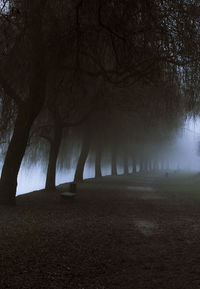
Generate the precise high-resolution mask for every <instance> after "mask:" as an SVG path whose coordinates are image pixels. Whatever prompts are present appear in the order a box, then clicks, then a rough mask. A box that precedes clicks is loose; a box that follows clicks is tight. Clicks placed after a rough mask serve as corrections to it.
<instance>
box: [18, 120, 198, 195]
mask: <svg viewBox="0 0 200 289" xmlns="http://www.w3.org/2000/svg"><path fill="white" fill-rule="evenodd" d="M198 142H200V120H197V121H194V120H190V121H187V122H186V123H185V126H184V128H183V129H181V130H180V133H179V134H178V136H177V137H176V139H175V140H174V141H173V142H171V145H170V147H169V149H168V152H167V154H164V158H165V159H168V160H169V165H170V169H172V170H177V169H181V170H191V171H200V156H198V153H197V152H198ZM165 167H166V163H165ZM129 170H130V171H131V168H129ZM138 170H139V165H137V171H138ZM74 171H75V167H72V168H71V169H70V170H69V169H68V170H67V169H65V170H61V171H59V172H58V173H57V176H56V184H57V185H58V184H60V183H65V182H70V181H73V177H74ZM102 173H103V175H109V174H110V173H111V167H110V166H106V165H104V166H103V168H102ZM118 173H119V174H122V173H123V168H122V165H119V166H118ZM45 174H46V168H44V167H43V166H42V164H41V163H38V165H34V166H32V167H29V168H27V166H26V165H25V164H22V166H21V169H20V172H19V175H18V187H17V195H19V194H24V193H27V192H31V191H34V190H39V189H43V188H44V186H45ZM92 177H94V166H91V165H90V164H89V162H86V166H85V169H84V179H86V178H92Z"/></svg>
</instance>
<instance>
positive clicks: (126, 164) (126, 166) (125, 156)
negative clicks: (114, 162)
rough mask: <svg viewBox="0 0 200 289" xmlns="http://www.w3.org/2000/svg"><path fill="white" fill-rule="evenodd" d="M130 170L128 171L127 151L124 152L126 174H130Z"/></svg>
mask: <svg viewBox="0 0 200 289" xmlns="http://www.w3.org/2000/svg"><path fill="white" fill-rule="evenodd" d="M128 174H129V171H128V156H127V154H126V153H124V175H125V176H128Z"/></svg>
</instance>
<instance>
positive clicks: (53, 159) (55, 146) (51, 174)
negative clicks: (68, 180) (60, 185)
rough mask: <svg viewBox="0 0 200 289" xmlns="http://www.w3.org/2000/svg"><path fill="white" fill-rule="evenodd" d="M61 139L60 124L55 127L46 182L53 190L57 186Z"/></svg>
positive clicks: (49, 188) (48, 187) (48, 188)
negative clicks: (57, 166)
mask: <svg viewBox="0 0 200 289" xmlns="http://www.w3.org/2000/svg"><path fill="white" fill-rule="evenodd" d="M61 141H62V126H60V125H59V124H58V125H57V126H56V127H55V132H54V138H53V140H52V141H51V142H50V151H49V162H48V168H47V177H46V184H45V189H46V190H50V191H53V190H55V188H56V163H57V158H58V153H59V149H60V144H61Z"/></svg>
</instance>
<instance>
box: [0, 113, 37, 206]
mask: <svg viewBox="0 0 200 289" xmlns="http://www.w3.org/2000/svg"><path fill="white" fill-rule="evenodd" d="M25 112H26V113H25ZM27 113H28V111H22V110H21V109H20V110H19V112H18V116H17V119H16V122H15V128H14V132H13V136H12V139H11V141H10V144H9V146H8V151H7V154H6V157H5V161H4V164H3V168H2V173H1V180H0V203H1V204H9V203H10V204H14V203H15V196H16V188H17V176H18V172H19V169H20V165H21V162H22V159H23V156H24V153H25V150H26V146H27V142H28V138H29V132H30V129H31V126H32V124H33V121H34V119H35V113H33V112H32V111H31V110H30V111H29V113H28V114H29V118H28V119H27V115H26V114H27Z"/></svg>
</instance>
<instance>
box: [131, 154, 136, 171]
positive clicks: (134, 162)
mask: <svg viewBox="0 0 200 289" xmlns="http://www.w3.org/2000/svg"><path fill="white" fill-rule="evenodd" d="M132 167H133V169H132V173H133V174H134V173H136V161H135V158H134V157H132Z"/></svg>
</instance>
